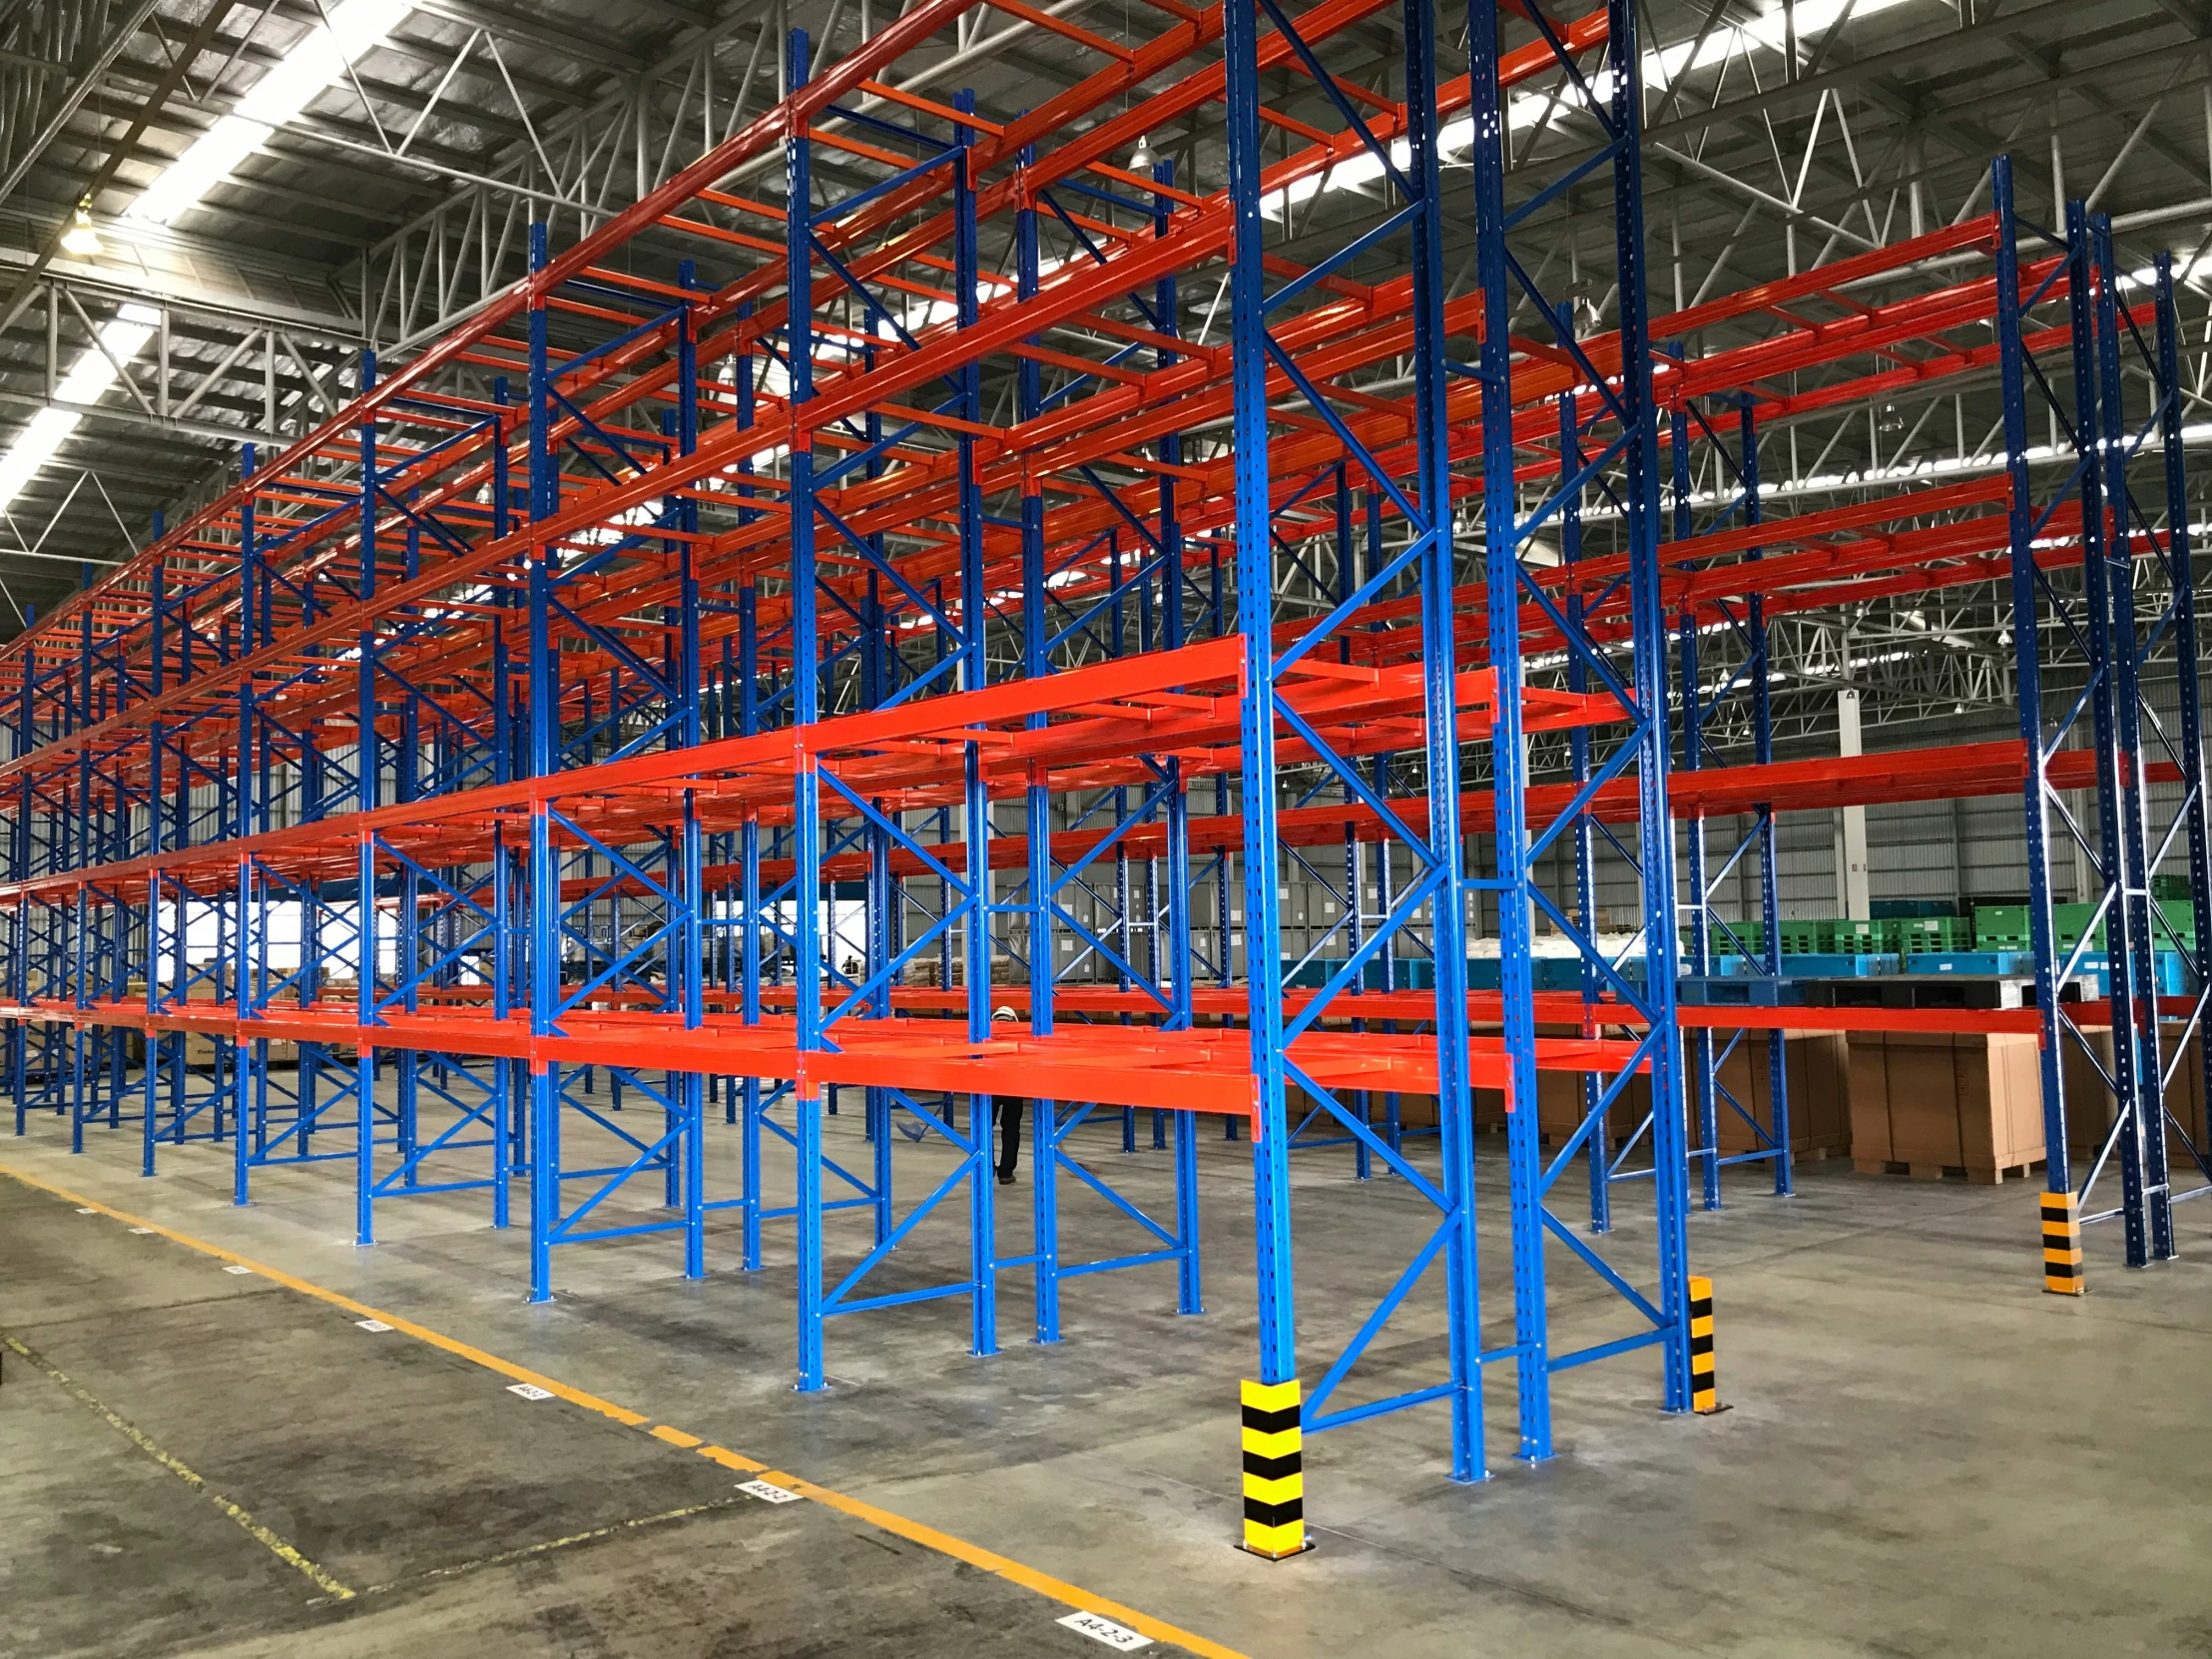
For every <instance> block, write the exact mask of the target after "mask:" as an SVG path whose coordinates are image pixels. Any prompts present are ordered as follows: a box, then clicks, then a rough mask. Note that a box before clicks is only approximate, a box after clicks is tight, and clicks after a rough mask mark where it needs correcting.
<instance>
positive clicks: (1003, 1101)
mask: <svg viewBox="0 0 2212 1659" xmlns="http://www.w3.org/2000/svg"><path fill="white" fill-rule="evenodd" d="M1016 1017H1017V1016H1016V1015H1015V1013H1014V1011H1013V1009H1011V1008H1009V1007H1007V1006H1005V1005H1004V1004H1003V1003H1001V1004H1000V1005H999V1006H998V1007H996V1008H993V1009H992V1010H991V1025H992V1026H993V1027H994V1032H993V1034H994V1035H995V1034H997V1033H996V1031H995V1027H997V1026H998V1025H1000V1024H1002V1023H1003V1024H1006V1025H1011V1024H1013V1023H1014V1020H1015V1018H1016ZM1005 1034H1006V1035H1008V1036H1011V1035H1012V1034H1013V1033H1012V1032H1007V1033H1005ZM997 1099H998V1184H999V1185H1000V1186H1001V1187H1010V1186H1012V1185H1013V1184H1014V1171H1015V1170H1016V1169H1017V1168H1019V1167H1020V1164H1021V1113H1022V1108H1023V1107H1024V1106H1026V1105H1027V1104H1028V1102H1027V1101H1025V1100H1024V1099H1022V1097H1021V1096H1020V1095H1003V1094H1002V1095H1000V1096H998V1097H997Z"/></svg>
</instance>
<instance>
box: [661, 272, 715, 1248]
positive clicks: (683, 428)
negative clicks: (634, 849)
mask: <svg viewBox="0 0 2212 1659" xmlns="http://www.w3.org/2000/svg"><path fill="white" fill-rule="evenodd" d="M677 281H678V284H679V285H680V286H682V287H683V288H684V289H685V291H686V292H687V293H688V292H689V291H690V290H691V288H692V287H693V282H694V272H693V268H692V263H691V262H690V261H689V260H686V261H685V262H684V263H683V264H682V265H681V266H679V267H678V268H677ZM675 415H676V448H677V452H678V453H679V454H684V455H689V454H690V453H691V452H692V451H693V450H695V449H697V448H698V447H699V347H698V342H697V341H696V339H695V338H694V337H693V320H692V310H691V306H690V303H689V302H688V301H687V302H686V304H685V307H684V310H683V313H682V315H680V316H679V317H678V318H677V339H676V409H675ZM675 505H676V524H677V528H678V529H680V530H682V531H684V532H685V535H684V537H683V539H682V541H681V542H679V543H678V546H677V570H678V590H677V606H678V616H677V635H678V637H677V682H676V691H677V695H678V696H679V697H681V698H682V699H683V709H682V721H681V725H680V727H679V729H678V733H677V737H676V741H677V742H678V743H679V744H681V745H682V747H684V748H686V749H695V748H697V747H698V746H699V742H700V739H701V736H702V733H701V729H700V721H699V682H700V678H701V673H702V665H701V661H700V649H699V578H698V575H697V574H696V572H695V571H694V569H693V564H692V560H693V552H694V544H693V541H692V532H695V531H697V530H698V528H699V503H698V501H697V499H696V498H695V497H694V496H693V494H692V492H691V491H689V490H686V491H683V492H682V493H680V494H679V495H678V497H677V499H676V503H675ZM679 858H680V861H681V867H680V870H679V871H678V872H677V873H678V879H677V881H676V882H675V883H674V885H675V886H676V891H677V901H678V903H679V904H681V906H682V907H683V912H684V919H683V933H682V943H681V961H680V969H681V972H682V974H683V1013H684V1028H685V1029H686V1030H689V1031H696V1030H698V1029H700V1028H701V1027H702V1026H703V1025H705V1024H706V985H705V972H706V962H705V951H704V948H703V946H704V942H705V939H706V902H707V895H706V891H705V885H704V868H703V865H704V861H705V853H704V846H703V843H702V838H701V830H700V827H699V798H698V797H697V795H695V794H694V793H693V792H692V791H690V790H686V791H685V792H684V827H683V841H682V844H681V847H680V849H679ZM670 967H671V972H670V975H669V977H670V979H671V980H672V981H673V980H674V979H675V978H676V970H677V969H678V967H679V964H678V963H671V964H670ZM667 1081H668V1082H669V1083H670V1084H671V1085H672V1092H673V1093H675V1094H676V1095H677V1097H678V1098H679V1099H680V1100H681V1102H682V1108H683V1110H682V1116H683V1120H684V1132H683V1138H682V1140H681V1142H680V1143H679V1144H680V1147H681V1151H680V1153H678V1149H677V1148H676V1147H672V1148H671V1149H670V1150H671V1152H672V1153H677V1155H678V1156H680V1157H681V1160H682V1164H683V1168H682V1172H681V1177H682V1178H681V1182H680V1184H679V1191H678V1192H677V1194H676V1195H675V1196H676V1197H677V1199H678V1202H679V1204H680V1205H681V1207H682V1209H683V1212H684V1277H685V1278H687V1279H704V1278H705V1277H706V1276H707V1211H706V1204H707V1188H706V1181H707V1098H706V1079H705V1078H704V1077H703V1076H702V1075H701V1074H700V1073H699V1072H697V1071H686V1072H683V1073H681V1074H679V1075H678V1076H676V1077H674V1078H671V1079H668V1080H667ZM671 1173H672V1174H674V1173H675V1172H671Z"/></svg>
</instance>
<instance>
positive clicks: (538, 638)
mask: <svg viewBox="0 0 2212 1659" xmlns="http://www.w3.org/2000/svg"><path fill="white" fill-rule="evenodd" d="M530 270H531V272H532V273H533V274H536V273H541V272H543V271H544V270H545V227H544V226H543V225H542V224H539V225H532V226H531V227H530ZM546 354H547V340H546V314H545V295H544V294H543V293H542V292H540V293H534V294H533V295H531V299H530V385H529V397H530V425H529V434H530V437H529V443H530V465H529V484H528V489H529V513H530V520H531V522H532V523H536V522H538V521H539V520H542V519H544V518H547V517H549V516H551V515H552V513H553V512H554V511H556V510H557V509H558V507H559V506H560V480H559V478H558V477H557V476H556V474H555V471H554V457H553V447H552V428H551V414H552V411H551V409H550V408H549V407H548V403H549V400H550V396H551V392H550V388H549V386H548V384H547V370H546ZM528 557H529V561H530V595H529V603H530V677H529V678H530V763H529V766H530V776H531V777H533V778H540V779H542V778H546V777H549V776H550V775H551V774H552V772H553V770H554V752H555V749H556V747H557V745H558V742H559V738H560V719H561V712H560V680H559V675H558V668H559V665H558V664H557V663H556V662H555V660H554V657H553V642H552V634H551V629H552V607H553V592H552V560H553V557H554V554H553V549H552V547H551V546H550V545H549V544H547V543H543V542H541V543H538V544H537V545H535V546H533V547H532V548H531V549H530V550H529V555H528ZM560 918H561V866H560V860H559V858H558V856H557V855H556V853H555V851H554V847H553V821H552V819H551V817H550V815H549V812H548V804H547V803H546V802H544V801H542V800H541V801H533V802H532V803H531V804H530V1032H531V1035H533V1036H538V1037H543V1036H549V1035H551V1034H552V1032H553V1030H554V1021H553V1011H554V1009H555V1008H557V1007H558V1006H559V1005H560V996H561V927H560ZM558 1064H559V1062H558V1061H553V1060H533V1061H532V1062H531V1065H530V1120H529V1121H530V1128H529V1147H530V1300H531V1301H532V1302H550V1301H551V1300H552V1297H553V1284H552V1253H553V1226H554V1222H555V1221H556V1219H557V1217H558V1213H559V1210H560V1198H561V1186H560V1181H561V1177H560V1116H561V1113H560V1087H561V1085H560V1077H559V1074H558V1073H557V1071H556V1070H555V1069H554V1068H555V1067H556V1066H557V1065H558Z"/></svg>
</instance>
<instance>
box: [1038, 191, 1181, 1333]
mask: <svg viewBox="0 0 2212 1659" xmlns="http://www.w3.org/2000/svg"><path fill="white" fill-rule="evenodd" d="M1035 161H1036V151H1035V149H1034V148H1033V147H1027V148H1024V149H1023V151H1022V154H1021V165H1022V166H1024V167H1028V166H1030V165H1032V164H1033V163H1034V162H1035ZM1037 277H1038V273H1037V210H1036V209H1035V208H1034V207H1029V206H1024V207H1022V208H1020V209H1018V210H1016V212H1015V214H1014V295H1015V297H1016V298H1017V299H1024V300H1026V299H1030V298H1033V297H1035V295H1036V292H1037ZM1028 343H1029V344H1030V345H1033V346H1034V345H1040V344H1042V343H1043V341H1042V340H1041V339H1040V338H1039V336H1037V335H1034V334H1032V335H1030V336H1029V338H1028ZM1014 378H1015V388H1014V389H1015V408H1016V411H1017V414H1018V417H1019V418H1020V419H1021V420H1024V421H1027V420H1032V419H1034V418H1035V417H1036V415H1037V413H1038V412H1039V406H1040V404H1041V403H1042V401H1043V389H1044V388H1043V381H1044V376H1043V374H1042V372H1041V371H1040V369H1039V367H1038V364H1037V361H1036V359H1035V358H1034V357H1023V358H1022V359H1021V360H1020V362H1019V363H1017V364H1016V365H1015V370H1014ZM1048 603H1049V595H1048V590H1047V589H1046V587H1045V582H1044V497H1043V495H1042V494H1041V493H1039V491H1038V489H1037V487H1036V481H1035V480H1034V479H1025V481H1024V484H1023V487H1022V492H1021V636H1022V640H1021V643H1022V673H1023V675H1024V676H1026V677H1027V678H1029V679H1032V680H1033V679H1036V678H1038V677H1040V676H1042V675H1045V674H1048V673H1050V672H1051V663H1050V661H1049V660H1048V658H1047V655H1046V642H1047V641H1048V640H1049V639H1050V638H1051V628H1050V626H1049V619H1048V615H1047V609H1046V607H1047V605H1048ZM1023 724H1024V725H1025V726H1027V727H1028V728H1029V729H1030V730H1032V731H1036V730H1040V729H1042V728H1043V727H1044V726H1045V725H1046V724H1047V717H1046V716H1044V715H1041V714H1037V715H1031V716H1030V717H1029V718H1028V719H1027V720H1026V721H1025V722H1024V723H1023ZM1047 782H1048V776H1047V773H1046V770H1045V768H1043V767H1042V766H1039V767H1037V768H1036V769H1034V770H1033V771H1032V772H1031V774H1030V777H1029V782H1028V787H1027V789H1026V790H1025V792H1024V794H1023V808H1024V819H1025V825H1026V829H1027V832H1028V835H1029V871H1028V878H1029V1029H1030V1031H1031V1033H1032V1034H1034V1035H1036V1036H1039V1037H1049V1036H1051V1035H1052V1026H1053V1014H1054V1009H1053V994H1052V993H1053V988H1054V986H1055V985H1056V984H1057V983H1058V981H1059V972H1060V953H1059V929H1058V928H1057V927H1055V926H1054V925H1053V908H1052V795H1051V792H1050V790H1049V789H1048V788H1047V787H1046V786H1047ZM1029 1106H1030V1112H1029V1116H1030V1124H1029V1148H1030V1159H1029V1179H1030V1184H1031V1197H1030V1209H1031V1217H1032V1227H1033V1232H1034V1235H1035V1236H1034V1238H1033V1240H1032V1242H1031V1246H1030V1248H1031V1250H1032V1251H1033V1253H1034V1254H1035V1256H1036V1265H1035V1267H1034V1269H1033V1270H1032V1283H1033V1285H1034V1292H1033V1300H1034V1303H1035V1340H1036V1341H1038V1342H1040V1343H1056V1342H1058V1341H1059V1340H1060V1135H1059V1128H1060V1103H1059V1102H1058V1101H1056V1100H1044V1099H1037V1100H1032V1101H1031V1102H1030V1103H1029ZM1177 1115H1178V1116H1179V1117H1189V1116H1190V1115H1191V1114H1190V1113H1188V1112H1182V1113H1178V1114H1177Z"/></svg>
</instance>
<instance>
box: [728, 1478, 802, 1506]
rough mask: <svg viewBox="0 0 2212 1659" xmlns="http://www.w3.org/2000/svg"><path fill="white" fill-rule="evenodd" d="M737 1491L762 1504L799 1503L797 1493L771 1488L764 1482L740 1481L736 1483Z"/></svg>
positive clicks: (781, 1488)
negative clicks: (745, 1493) (756, 1499)
mask: <svg viewBox="0 0 2212 1659" xmlns="http://www.w3.org/2000/svg"><path fill="white" fill-rule="evenodd" d="M738 1490H739V1491H741V1492H748V1493H750V1494H752V1495H753V1496H754V1497H757V1498H759V1499H760V1500H761V1501H762V1502H763V1503H797V1502H798V1501H799V1494H798V1493H797V1492H787V1491H786V1490H784V1488H783V1487H781V1486H772V1485H770V1484H769V1483H768V1482H767V1481H766V1480H741V1481H739V1482H738Z"/></svg>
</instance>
